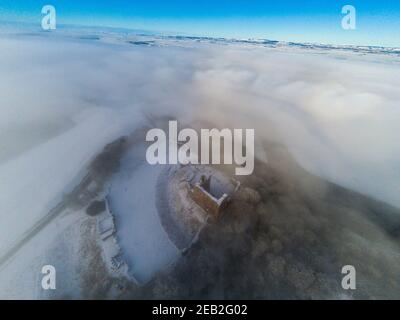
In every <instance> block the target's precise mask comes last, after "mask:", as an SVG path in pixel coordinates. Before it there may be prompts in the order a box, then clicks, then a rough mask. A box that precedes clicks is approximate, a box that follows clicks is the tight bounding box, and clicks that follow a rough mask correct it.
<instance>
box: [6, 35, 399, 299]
mask: <svg viewBox="0 0 400 320" xmlns="http://www.w3.org/2000/svg"><path fill="white" fill-rule="evenodd" d="M0 34H1V36H0V52H1V55H0V92H1V96H0V147H1V149H0V261H1V260H2V257H4V255H6V254H7V253H10V252H12V250H13V247H14V245H15V244H17V243H18V242H19V241H20V240H21V239H23V238H24V235H26V234H27V232H29V231H30V230H31V229H32V228H33V227H34V225H35V224H36V223H37V222H38V221H39V220H40V219H43V218H45V217H46V215H47V214H48V213H49V211H50V210H51V209H52V208H53V207H54V206H56V205H57V204H58V203H59V202H60V201H61V200H62V196H63V194H65V193H67V192H68V191H70V190H71V189H72V188H73V187H74V186H75V185H76V184H78V183H79V181H80V178H81V177H82V176H83V175H84V174H85V172H86V169H87V165H88V164H89V163H90V161H91V160H92V159H93V157H94V156H96V155H97V154H98V153H99V152H100V151H101V150H102V148H103V147H104V146H105V145H106V144H107V143H109V142H111V141H114V140H115V139H117V138H118V137H120V136H121V135H124V134H129V133H131V132H132V131H134V129H136V128H138V127H139V126H142V125H144V124H146V117H145V115H152V114H156V115H158V116H163V115H168V116H172V117H175V118H176V119H178V121H179V120H182V122H183V121H184V120H186V119H190V120H197V119H199V120H205V121H211V122H212V123H217V124H218V125H220V126H221V127H222V126H228V127H234V128H254V129H255V130H256V139H257V136H258V137H263V138H266V139H270V140H277V141H279V142H283V143H285V144H286V145H287V146H288V147H289V149H290V151H291V152H292V153H293V154H294V156H295V157H296V159H297V160H298V161H299V162H300V163H301V164H302V165H303V166H304V167H305V168H306V169H308V170H309V171H311V172H313V173H315V174H317V175H320V176H322V177H324V178H327V179H328V180H331V181H333V182H336V183H338V184H340V185H343V186H346V187H350V188H352V189H355V190H357V191H360V192H362V193H365V194H368V195H371V196H373V197H375V198H378V199H380V200H383V201H386V202H388V203H391V204H393V205H396V206H400V200H399V197H398V195H399V193H400V184H399V181H400V167H399V164H400V148H399V147H398V137H399V135H400V127H399V125H398V124H399V123H400V109H399V105H400V91H399V90H398V84H399V83H400V72H399V71H400V58H399V54H398V52H399V51H398V49H396V48H391V49H384V48H380V49H379V50H378V49H376V48H375V49H374V48H354V47H348V48H346V47H329V46H299V45H293V44H285V43H278V44H277V43H273V44H272V43H269V42H262V41H253V42H251V41H250V42H249V41H229V40H226V39H223V40H218V41H217V40H215V39H192V38H184V37H183V38H182V37H181V38H179V37H170V38H168V37H159V36H147V37H144V36H135V35H134V34H131V35H129V34H128V35H127V34H120V33H118V32H104V31H102V32H98V31H95V30H89V31H88V30H79V29H74V30H73V31H70V32H68V31H66V30H64V31H62V30H61V31H60V32H59V33H57V32H56V33H52V34H50V33H46V34H43V33H38V34H34V36H33V35H28V34H26V33H19V32H15V33H10V32H8V31H7V32H0ZM93 35H96V37H94V36H93ZM143 38H145V40H146V39H147V40H148V41H150V42H149V43H148V45H146V44H145V45H143V41H142V42H137V43H136V44H135V41H134V40H143ZM132 41H133V42H132ZM139 43H140V44H139ZM144 155H145V153H144V152H142V156H143V159H144ZM140 166H141V167H140V168H137V170H135V171H133V173H132V174H131V175H128V174H127V175H126V176H121V177H120V178H118V179H119V180H118V179H117V178H116V179H115V180H114V182H113V186H112V189H111V192H112V197H113V198H114V199H115V200H117V201H115V203H117V204H118V206H119V207H116V208H115V211H116V212H117V213H118V214H119V215H120V216H118V218H119V219H120V220H119V221H120V222H119V223H120V225H119V227H120V230H121V243H122V245H123V246H126V247H127V248H131V249H132V250H127V251H129V252H130V253H131V254H132V255H131V256H127V258H128V259H131V260H132V266H133V267H132V268H133V271H134V272H136V274H137V276H138V277H139V278H141V279H142V280H143V281H146V280H147V279H149V277H151V275H152V274H153V273H154V272H156V271H157V270H159V269H160V268H161V266H162V265H165V264H166V263H167V264H168V263H169V262H171V261H173V260H174V259H175V258H176V256H177V251H176V248H174V247H173V246H171V245H168V241H166V239H165V235H164V234H163V232H162V229H161V226H160V225H159V223H158V221H157V219H156V217H155V213H156V211H155V203H154V191H155V190H153V188H152V186H153V185H154V184H155V181H154V179H156V176H157V172H158V170H159V168H151V167H148V166H147V165H144V164H141V165H140ZM138 181H140V182H141V183H137V182H138ZM131 208H132V210H133V211H132V212H133V213H134V214H133V215H128V214H125V212H126V210H127V209H129V210H130V209H131ZM125 219H126V220H125ZM57 221H59V220H58V219H56V221H53V222H51V224H50V225H49V226H48V227H46V228H45V229H43V230H42V231H41V232H40V234H38V235H37V237H39V238H40V239H41V240H40V241H39V240H37V239H39V238H37V239H36V237H34V238H33V239H31V240H30V242H32V243H35V245H32V243H29V244H27V245H26V246H24V247H23V248H22V249H20V250H19V251H18V252H15V253H16V254H15V255H14V256H12V259H8V260H7V261H6V263H4V264H3V265H0V297H6V298H7V297H8V295H9V296H10V297H17V296H19V295H20V296H21V297H32V295H30V294H28V293H27V292H31V293H32V292H35V290H37V288H36V287H35V286H36V285H37V281H34V280H32V279H34V278H32V277H33V275H35V276H37V272H40V270H39V271H38V270H37V268H38V266H39V265H40V263H41V262H40V263H39V262H38V263H36V262H35V261H41V260H40V257H41V256H42V255H43V252H46V251H48V250H49V243H50V242H52V241H53V239H54V238H55V237H57V234H58V232H59V230H61V229H62V228H64V227H65V225H63V226H62V227H60V225H59V224H60V223H62V224H71V225H73V224H74V222H73V221H74V220H73V219H72V220H71V221H70V222H68V221H69V220H68V221H67V220H65V221H63V222H57ZM59 228H61V229H59ZM76 228H79V225H78V226H76ZM149 235H151V237H149ZM36 241H38V242H37V243H36ZM68 241H74V240H73V239H70V240H68ZM10 250H11V251H10ZM24 250H25V251H24ZM71 254H74V253H71ZM38 259H39V260H38ZM77 263H78V262H77ZM6 267H7V268H6ZM4 268H6V269H4ZM10 273H11V274H13V276H10ZM31 273H32V276H30V275H29V274H31ZM27 277H28V278H29V279H30V280H29V281H28V280H26V279H27ZM13 286H14V287H15V288H20V290H21V291H18V289H14V290H10V287H13ZM26 286H28V287H29V286H30V287H31V290H30V291H26Z"/></svg>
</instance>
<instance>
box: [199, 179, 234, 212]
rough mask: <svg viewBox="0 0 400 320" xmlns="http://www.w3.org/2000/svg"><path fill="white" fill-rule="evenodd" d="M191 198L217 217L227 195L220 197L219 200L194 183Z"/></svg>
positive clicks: (226, 199)
mask: <svg viewBox="0 0 400 320" xmlns="http://www.w3.org/2000/svg"><path fill="white" fill-rule="evenodd" d="M191 196H192V199H193V200H194V201H195V202H196V203H197V204H198V205H199V206H200V207H201V208H203V209H204V210H205V211H206V212H207V213H209V214H211V215H213V216H214V217H218V216H219V214H220V213H221V211H222V209H224V208H225V207H226V204H227V202H228V197H224V198H221V199H220V200H218V199H215V198H214V197H213V196H212V195H211V194H209V193H208V192H207V191H206V190H205V189H203V188H202V187H201V186H200V185H199V184H196V185H195V186H194V187H193V189H192V190H191Z"/></svg>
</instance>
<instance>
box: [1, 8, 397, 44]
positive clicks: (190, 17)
mask: <svg viewBox="0 0 400 320" xmlns="http://www.w3.org/2000/svg"><path fill="white" fill-rule="evenodd" d="M45 4H51V5H54V6H55V7H56V10H57V22H58V24H78V25H90V26H111V27H125V28H136V29H146V30H153V31H161V32H163V31H164V32H169V33H171V32H172V33H182V34H191V35H205V36H222V37H235V38H267V39H276V40H285V41H300V42H323V43H334V44H338V43H339V44H358V45H385V46H400V1H398V0H380V1H377V0H375V1H372V0H349V1H341V0H319V1H317V0H302V1H297V0H280V1H278V0H214V1H211V0H169V1H168V0H162V1H161V0H146V1H135V0H131V1H128V0H108V1H106V0H81V1H78V0H48V1H38V0H0V20H11V21H13V20H14V21H26V22H33V23H38V25H40V21H41V13H40V11H41V8H42V6H43V5H45ZM346 4H351V5H353V6H354V7H355V8H356V9H357V29H356V30H343V29H342V28H341V19H342V17H343V15H342V14H341V8H342V7H343V6H344V5H346Z"/></svg>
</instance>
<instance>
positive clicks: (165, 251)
mask: <svg viewBox="0 0 400 320" xmlns="http://www.w3.org/2000/svg"><path fill="white" fill-rule="evenodd" d="M143 152H145V148H136V147H135V148H133V149H132V150H130V152H129V153H128V154H127V155H126V156H125V157H124V159H123V161H122V166H121V171H120V172H119V173H118V174H116V175H115V177H114V178H113V179H112V181H111V186H110V193H109V199H110V209H111V210H112V213H113V214H114V215H115V217H116V227H117V238H118V242H119V245H120V246H121V249H122V252H123V256H124V259H125V261H126V262H127V264H128V266H129V269H130V273H131V274H132V276H133V277H134V278H135V279H136V280H137V281H138V282H139V283H145V282H147V281H149V280H150V279H151V278H152V277H153V276H154V274H155V273H156V272H158V271H161V270H162V269H164V268H165V267H166V266H169V265H170V264H172V263H173V262H175V261H176V260H177V259H178V258H179V256H180V251H179V250H178V249H177V248H176V247H175V245H174V244H173V243H172V242H171V241H170V239H169V238H168V235H167V233H166V232H165V230H164V228H163V227H162V225H161V222H160V218H159V214H158V211H157V208H156V189H157V181H158V177H159V175H160V173H161V171H162V170H163V168H162V167H161V166H151V165H149V164H147V163H146V162H145V160H144V159H143V158H141V155H142V154H143Z"/></svg>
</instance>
